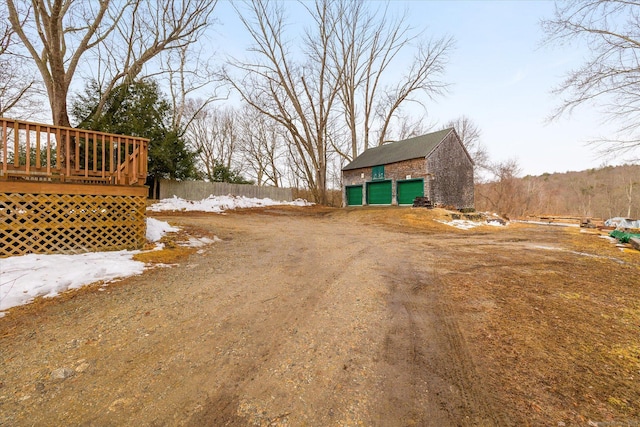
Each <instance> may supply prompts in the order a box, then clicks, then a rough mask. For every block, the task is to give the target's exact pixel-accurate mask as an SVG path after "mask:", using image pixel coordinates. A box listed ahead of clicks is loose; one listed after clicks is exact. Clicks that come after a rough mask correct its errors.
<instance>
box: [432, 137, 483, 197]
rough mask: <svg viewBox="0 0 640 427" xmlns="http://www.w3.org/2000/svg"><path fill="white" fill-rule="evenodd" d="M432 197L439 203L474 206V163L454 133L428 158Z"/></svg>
mask: <svg viewBox="0 0 640 427" xmlns="http://www.w3.org/2000/svg"><path fill="white" fill-rule="evenodd" d="M427 172H428V173H429V175H430V178H431V179H430V185H429V199H430V200H431V201H432V202H433V203H434V204H436V205H445V206H453V207H455V208H456V209H464V208H473V206H474V191H473V163H472V162H471V159H470V158H469V155H468V154H467V152H466V150H465V149H464V148H463V146H462V144H461V143H460V142H459V141H458V138H457V136H456V135H455V134H451V135H449V136H448V137H447V138H445V139H444V140H443V141H442V142H441V143H440V144H439V145H438V147H437V148H436V149H435V150H434V151H433V152H432V153H431V154H430V155H429V156H428V157H427Z"/></svg>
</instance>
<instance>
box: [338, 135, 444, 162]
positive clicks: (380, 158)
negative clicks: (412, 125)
mask: <svg viewBox="0 0 640 427" xmlns="http://www.w3.org/2000/svg"><path fill="white" fill-rule="evenodd" d="M451 131H453V128H448V129H443V130H439V131H437V132H432V133H428V134H426V135H422V136H416V137H415V138H409V139H405V140H402V141H396V142H391V143H389V144H385V145H381V146H380V147H374V148H369V149H368V150H366V151H364V152H363V153H362V154H360V155H359V156H358V157H356V159H355V160H354V161H352V162H351V163H349V164H348V165H347V166H345V167H344V168H342V170H343V171H347V170H352V169H360V168H368V167H372V166H378V165H387V164H389V163H396V162H402V161H404V160H411V159H418V158H420V157H427V155H429V153H431V151H433V149H434V148H436V146H437V145H438V144H440V142H442V140H443V139H445V138H446V136H447V135H449V133H450V132H451Z"/></svg>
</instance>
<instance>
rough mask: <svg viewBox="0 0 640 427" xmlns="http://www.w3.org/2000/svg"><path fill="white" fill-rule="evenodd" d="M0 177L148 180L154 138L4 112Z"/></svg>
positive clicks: (100, 181) (95, 182)
mask: <svg viewBox="0 0 640 427" xmlns="http://www.w3.org/2000/svg"><path fill="white" fill-rule="evenodd" d="M0 139H1V144H2V145H1V146H0V150H1V151H0V166H1V167H0V181H21V182H25V181H31V182H34V181H35V182H51V183H61V184H64V183H74V184H90V185H127V186H131V185H134V186H142V185H144V183H145V179H146V177H147V155H148V149H149V140H148V139H146V138H138V137H133V136H126V135H114V134H108V133H103V132H95V131H89V130H82V129H73V128H66V127H60V126H51V125H45V124H40V123H32V122H24V121H19V120H12V119H6V118H0Z"/></svg>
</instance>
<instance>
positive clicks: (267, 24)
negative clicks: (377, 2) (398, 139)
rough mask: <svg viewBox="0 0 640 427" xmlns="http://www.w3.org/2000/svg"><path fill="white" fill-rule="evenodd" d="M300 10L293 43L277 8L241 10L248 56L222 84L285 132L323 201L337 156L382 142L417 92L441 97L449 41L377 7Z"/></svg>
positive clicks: (322, 2) (342, 3) (349, 4)
mask: <svg viewBox="0 0 640 427" xmlns="http://www.w3.org/2000/svg"><path fill="white" fill-rule="evenodd" d="M299 4H300V7H301V8H303V9H304V10H305V11H306V12H307V16H308V17H309V18H310V19H311V20H312V22H313V24H312V26H311V27H310V28H308V29H307V31H306V33H305V35H304V37H299V38H298V40H300V44H299V45H293V44H292V43H291V42H290V41H289V40H293V39H294V37H295V36H294V35H291V34H289V33H287V31H286V30H287V23H286V22H285V15H284V6H283V4H282V3H275V2H271V3H268V2H267V1H265V0H253V1H249V2H247V3H246V5H247V10H248V13H243V12H242V11H240V10H239V11H238V12H239V14H240V17H241V19H242V22H243V23H244V25H245V27H246V28H247V31H248V32H249V34H250V35H251V36H252V38H253V42H254V44H253V46H252V47H251V49H250V50H251V52H253V53H254V54H255V55H254V57H253V58H251V59H248V60H244V61H243V60H239V59H234V60H233V61H232V62H231V64H230V65H231V67H230V70H228V71H229V72H227V73H226V78H227V79H228V80H229V81H230V83H231V84H232V85H233V86H234V87H235V88H236V89H237V90H238V91H239V92H240V94H241V96H242V97H243V99H244V100H245V101H246V102H247V103H248V104H249V105H251V106H253V107H254V108H256V109H257V110H258V111H260V112H261V113H262V114H265V115H267V116H269V117H270V118H271V119H273V120H275V121H277V122H278V123H279V124H280V125H281V126H283V127H284V128H285V129H286V130H287V132H288V136H287V140H288V141H290V143H291V144H292V147H293V150H291V151H292V154H295V155H292V158H294V159H297V160H298V162H299V164H297V165H296V167H295V168H294V169H293V171H294V172H298V178H300V179H301V181H302V182H306V183H307V184H308V185H309V189H310V190H311V192H312V194H313V196H314V197H316V201H318V202H320V203H324V202H325V200H326V197H325V196H326V194H325V190H326V188H327V170H328V163H329V161H330V160H331V159H332V157H333V155H334V153H337V154H339V155H340V156H341V157H343V158H344V159H348V160H350V159H353V158H355V157H356V156H357V155H358V154H359V153H360V152H362V151H363V150H364V149H366V148H368V147H369V146H370V145H380V144H382V143H383V142H385V141H386V140H387V138H388V137H389V135H390V134H391V133H392V132H391V131H392V128H393V127H394V124H395V122H398V121H400V120H402V115H401V114H400V113H401V107H402V106H403V105H405V104H406V103H407V102H409V101H417V100H418V96H417V95H418V94H420V93H421V94H427V95H428V96H434V95H436V94H439V93H442V91H444V89H445V86H446V85H445V84H444V83H443V82H441V81H440V80H439V78H440V77H441V74H442V71H443V67H444V64H445V63H446V59H447V55H448V53H449V51H450V49H451V45H452V42H451V40H450V39H446V38H445V39H437V40H433V41H425V42H422V41H420V40H419V39H418V37H417V35H415V34H413V32H412V30H411V28H410V27H409V26H408V25H407V24H406V22H405V17H404V16H403V17H401V18H398V19H392V18H391V17H390V14H388V13H387V10H386V8H381V9H379V10H375V11H373V12H371V11H370V8H372V7H375V6H371V3H367V2H365V1H356V2H353V1H347V0H317V1H316V2H315V3H313V4H309V3H305V2H300V3H299ZM414 42H415V43H417V47H415V49H414V59H413V61H411V62H410V63H409V64H408V65H405V67H404V70H405V71H404V72H403V73H402V74H401V75H397V74H396V75H392V74H391V70H392V69H391V66H392V65H393V64H394V63H395V61H396V60H398V58H399V56H400V54H401V52H404V51H405V50H406V49H409V48H410V47H411V46H412V44H413V43H414ZM296 47H298V48H299V49H298V50H297V51H296V50H295V48H296ZM293 52H296V54H295V55H294V54H293ZM295 58H298V60H296V59H295ZM230 71H233V72H236V73H239V76H238V75H236V76H234V75H232V74H231V72H230Z"/></svg>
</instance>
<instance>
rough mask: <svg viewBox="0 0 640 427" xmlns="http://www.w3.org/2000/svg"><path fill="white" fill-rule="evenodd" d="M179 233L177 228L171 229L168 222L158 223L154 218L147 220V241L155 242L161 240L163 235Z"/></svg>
mask: <svg viewBox="0 0 640 427" xmlns="http://www.w3.org/2000/svg"><path fill="white" fill-rule="evenodd" d="M176 231H180V229H179V228H178V227H172V226H170V225H169V223H168V222H165V221H159V220H157V219H155V218H147V240H148V241H150V242H157V241H158V240H160V239H162V236H164V235H165V233H170V232H176Z"/></svg>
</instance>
